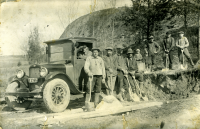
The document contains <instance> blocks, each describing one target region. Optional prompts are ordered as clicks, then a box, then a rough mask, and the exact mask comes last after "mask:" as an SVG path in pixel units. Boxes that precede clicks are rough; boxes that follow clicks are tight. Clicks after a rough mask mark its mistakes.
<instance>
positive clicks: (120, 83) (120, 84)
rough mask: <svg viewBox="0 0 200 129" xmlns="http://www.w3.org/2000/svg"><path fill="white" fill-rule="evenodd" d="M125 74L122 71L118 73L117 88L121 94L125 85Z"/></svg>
mask: <svg viewBox="0 0 200 129" xmlns="http://www.w3.org/2000/svg"><path fill="white" fill-rule="evenodd" d="M123 80H124V73H123V72H122V71H121V70H118V71H117V87H118V88H119V92H120V91H122V89H123V85H124V82H123Z"/></svg>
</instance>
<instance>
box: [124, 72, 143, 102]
mask: <svg viewBox="0 0 200 129" xmlns="http://www.w3.org/2000/svg"><path fill="white" fill-rule="evenodd" d="M124 76H125V77H126V79H127V81H128V85H129V88H128V91H129V97H130V100H133V101H135V102H139V101H140V98H139V97H138V96H137V94H136V93H133V92H132V88H131V84H130V82H129V79H128V75H124Z"/></svg>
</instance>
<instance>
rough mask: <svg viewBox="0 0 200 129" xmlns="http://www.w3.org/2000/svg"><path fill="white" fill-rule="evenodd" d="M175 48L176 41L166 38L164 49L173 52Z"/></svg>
mask: <svg viewBox="0 0 200 129" xmlns="http://www.w3.org/2000/svg"><path fill="white" fill-rule="evenodd" d="M174 46H175V41H174V38H173V37H165V38H164V39H163V48H164V50H169V51H170V50H173V47H174Z"/></svg>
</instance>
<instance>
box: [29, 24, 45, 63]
mask: <svg viewBox="0 0 200 129" xmlns="http://www.w3.org/2000/svg"><path fill="white" fill-rule="evenodd" d="M43 52H44V48H43V47H41V44H40V39H39V33H38V27H35V28H34V29H33V31H31V33H30V35H29V37H28V50H27V54H28V61H29V63H30V64H34V63H40V62H42V60H41V59H43Z"/></svg>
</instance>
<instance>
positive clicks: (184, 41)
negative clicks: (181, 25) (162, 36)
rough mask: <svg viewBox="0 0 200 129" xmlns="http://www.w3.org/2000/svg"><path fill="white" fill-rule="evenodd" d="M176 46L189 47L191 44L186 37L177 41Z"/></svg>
mask: <svg viewBox="0 0 200 129" xmlns="http://www.w3.org/2000/svg"><path fill="white" fill-rule="evenodd" d="M176 46H182V47H188V46H189V42H188V39H187V38H186V37H182V38H179V39H178V40H177V41H176Z"/></svg>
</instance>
